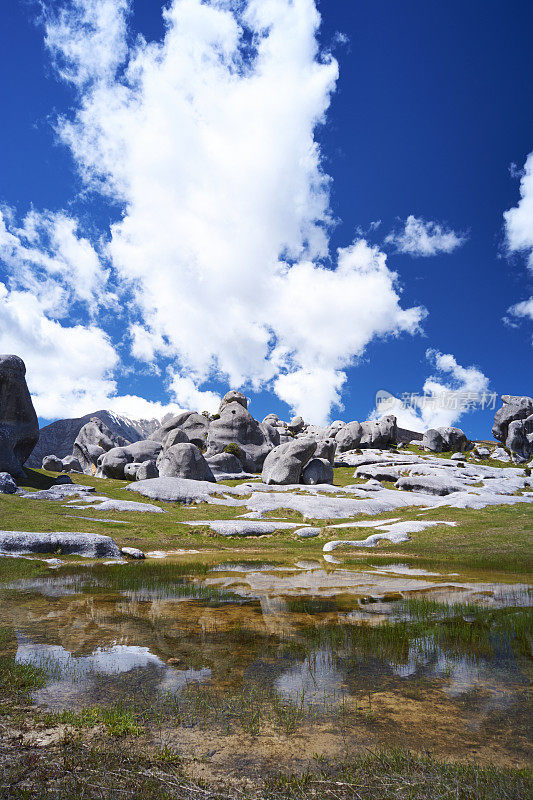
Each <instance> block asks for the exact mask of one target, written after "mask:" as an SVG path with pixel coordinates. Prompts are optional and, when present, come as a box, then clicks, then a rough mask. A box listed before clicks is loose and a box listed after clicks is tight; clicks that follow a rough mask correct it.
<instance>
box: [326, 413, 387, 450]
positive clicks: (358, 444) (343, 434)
mask: <svg viewBox="0 0 533 800" xmlns="http://www.w3.org/2000/svg"><path fill="white" fill-rule="evenodd" d="M335 441H336V442H337V448H338V450H339V451H340V452H345V451H346V450H354V449H355V448H369V447H371V448H377V449H382V448H384V447H390V446H391V445H394V444H396V417H395V416H393V415H392V414H389V415H388V416H385V417H381V419H379V420H377V422H374V421H369V422H363V423H360V422H348V423H347V424H346V425H343V426H341V427H340V428H339V429H338V431H337V433H336V434H335Z"/></svg>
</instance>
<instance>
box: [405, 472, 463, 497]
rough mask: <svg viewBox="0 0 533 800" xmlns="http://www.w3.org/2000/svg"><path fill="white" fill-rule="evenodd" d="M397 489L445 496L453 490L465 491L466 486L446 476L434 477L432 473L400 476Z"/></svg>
mask: <svg viewBox="0 0 533 800" xmlns="http://www.w3.org/2000/svg"><path fill="white" fill-rule="evenodd" d="M394 485H395V486H396V488H397V489H403V490H407V491H415V492H424V493H426V494H436V495H439V496H444V495H447V494H452V492H462V491H464V488H465V487H464V486H462V485H461V484H460V483H454V482H453V481H450V480H447V479H446V478H440V477H432V476H430V475H410V476H408V477H404V478H398V480H397V481H396V483H395V484H394Z"/></svg>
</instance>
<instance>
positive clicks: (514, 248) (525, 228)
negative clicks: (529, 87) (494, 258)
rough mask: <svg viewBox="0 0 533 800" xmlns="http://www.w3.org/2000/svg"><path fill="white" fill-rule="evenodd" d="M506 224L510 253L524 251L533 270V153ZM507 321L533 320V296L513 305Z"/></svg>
mask: <svg viewBox="0 0 533 800" xmlns="http://www.w3.org/2000/svg"><path fill="white" fill-rule="evenodd" d="M503 218H504V226H505V237H506V244H507V250H508V252H509V253H522V254H523V255H524V256H526V258H527V266H528V269H529V271H531V272H533V153H530V154H529V155H528V157H527V159H526V163H525V164H524V169H523V171H522V176H521V179H520V200H519V201H518V203H517V205H516V206H514V207H513V208H510V209H508V210H507V211H505V212H504V215H503ZM507 313H508V314H509V315H510V317H506V319H505V321H506V322H509V321H510V319H512V318H513V317H515V318H516V317H521V318H526V319H532V320H533V297H530V298H529V299H527V300H523V301H521V302H519V303H516V304H515V305H512V306H511V307H510V308H509V309H508V311H507Z"/></svg>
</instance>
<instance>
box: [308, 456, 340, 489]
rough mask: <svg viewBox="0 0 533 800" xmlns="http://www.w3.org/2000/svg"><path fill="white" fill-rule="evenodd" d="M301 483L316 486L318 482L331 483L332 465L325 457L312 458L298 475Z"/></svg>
mask: <svg viewBox="0 0 533 800" xmlns="http://www.w3.org/2000/svg"><path fill="white" fill-rule="evenodd" d="M300 481H301V483H304V484H306V485H308V486H316V485H317V484H319V483H333V466H332V464H331V462H330V461H328V460H327V459H325V458H312V459H311V460H310V461H308V462H307V464H306V465H305V467H304V468H303V470H302V473H301V475H300Z"/></svg>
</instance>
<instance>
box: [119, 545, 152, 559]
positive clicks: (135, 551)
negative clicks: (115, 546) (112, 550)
mask: <svg viewBox="0 0 533 800" xmlns="http://www.w3.org/2000/svg"><path fill="white" fill-rule="evenodd" d="M120 552H121V553H122V555H123V556H128V558H136V559H142V558H146V556H145V555H144V553H143V551H142V550H139V548H138V547H121V548H120Z"/></svg>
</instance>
